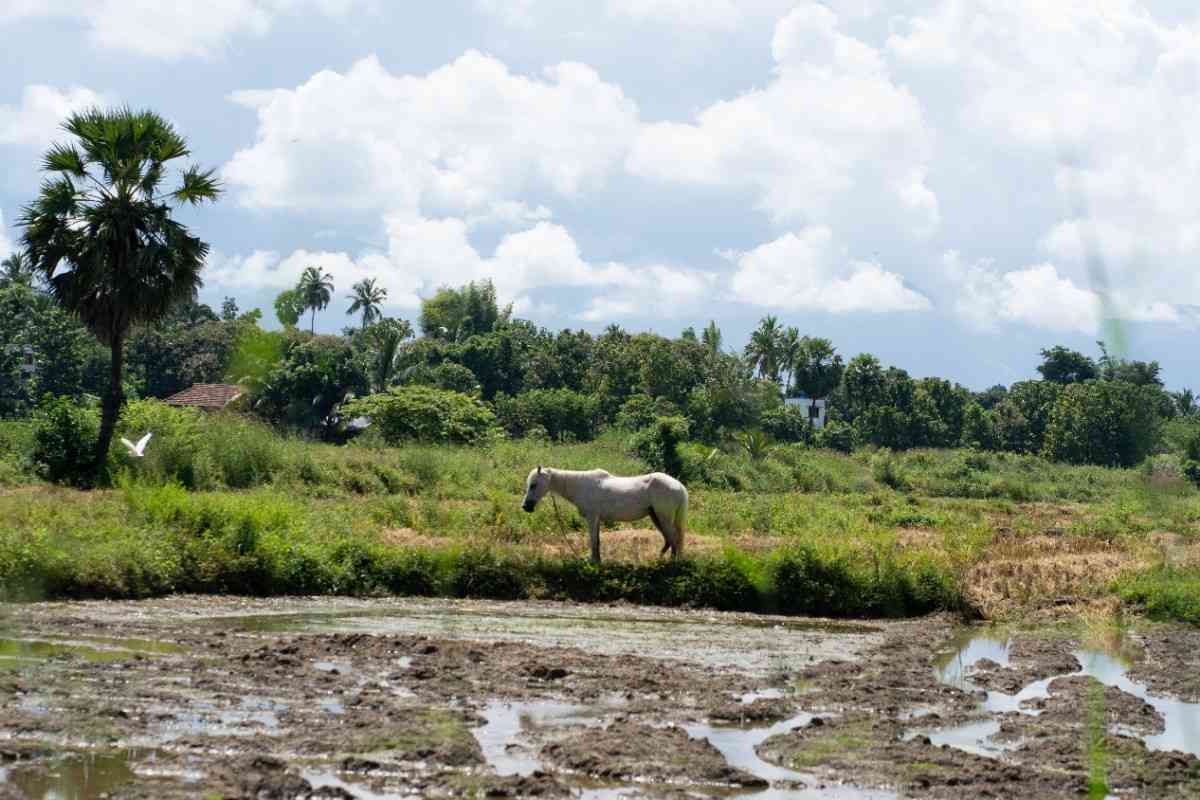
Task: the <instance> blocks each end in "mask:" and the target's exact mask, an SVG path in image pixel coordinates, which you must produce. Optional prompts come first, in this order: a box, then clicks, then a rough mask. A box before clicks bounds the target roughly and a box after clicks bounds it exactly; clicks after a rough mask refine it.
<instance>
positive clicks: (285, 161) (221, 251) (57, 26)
mask: <svg viewBox="0 0 1200 800" xmlns="http://www.w3.org/2000/svg"><path fill="white" fill-rule="evenodd" d="M1189 6H1190V7H1189ZM0 36H2V37H3V41H4V42H5V49H6V54H7V56H8V57H7V58H6V59H5V62H6V63H5V66H4V68H3V69H2V70H0V163H2V164H3V170H2V171H0V214H2V225H3V227H0V252H3V251H4V250H6V249H8V248H10V247H11V246H12V244H13V243H14V242H15V241H16V239H17V238H18V235H19V231H17V230H15V229H14V227H13V220H14V219H15V218H16V216H17V215H18V214H19V211H20V208H21V206H22V204H23V203H25V202H27V201H28V200H29V199H30V197H31V196H32V195H33V193H34V192H35V191H36V189H37V185H38V181H39V178H38V174H37V170H36V165H37V161H38V157H39V154H40V153H41V152H42V151H43V150H44V149H45V147H46V146H47V145H48V144H49V143H50V142H51V141H53V140H54V139H55V138H57V137H58V131H57V129H56V126H57V124H58V122H59V121H60V120H61V118H62V116H63V115H65V114H66V113H68V112H69V111H70V110H72V109H75V108H81V107H84V106H87V105H89V104H92V103H103V104H112V103H128V104H131V105H134V106H147V107H151V108H154V109H156V110H158V111H160V112H161V113H163V114H164V115H166V116H167V117H168V118H170V119H171V120H172V121H174V122H175V123H176V124H177V125H178V126H179V127H180V129H181V130H182V131H183V132H184V133H185V135H186V136H187V137H188V138H189V141H190V142H191V144H192V145H193V149H194V151H195V156H196V159H197V160H198V161H199V162H200V163H201V164H203V165H205V166H211V167H215V168H217V169H218V170H219V171H220V173H221V175H222V178H223V180H224V182H225V185H226V189H227V192H226V194H225V196H224V197H223V199H222V201H221V202H220V203H219V204H218V205H217V206H215V207H211V208H205V209H201V210H199V211H197V212H192V211H188V212H186V214H185V216H186V217H187V219H188V221H189V222H190V223H191V224H192V225H193V227H194V229H195V230H196V231H197V232H198V233H199V234H200V235H201V236H202V237H203V238H204V239H205V240H206V241H208V242H210V243H211V245H212V247H213V254H212V257H211V259H210V263H209V265H208V268H207V270H206V275H205V278H206V287H205V289H204V291H203V293H202V297H203V299H204V300H206V301H208V302H211V303H214V304H216V303H219V302H220V300H221V298H222V297H223V296H225V295H233V296H235V297H237V298H238V300H239V303H240V304H241V306H242V307H243V308H246V307H252V306H261V307H263V308H264V311H265V312H266V316H267V318H268V319H271V320H272V321H273V314H272V313H271V300H272V298H273V297H274V295H275V294H276V293H277V292H278V291H280V290H281V289H282V288H285V287H286V286H289V285H291V284H292V283H294V282H295V279H296V277H297V275H298V274H299V272H300V270H301V269H303V267H304V266H306V265H308V264H318V265H320V266H322V267H324V268H325V269H327V270H329V271H331V272H332V273H333V275H334V278H335V283H336V285H337V288H338V292H337V294H338V297H339V298H340V297H342V296H343V295H344V294H345V293H347V292H348V291H349V287H350V285H351V284H352V283H353V282H354V281H356V280H359V279H360V278H362V277H365V276H373V277H376V278H377V279H378V280H379V282H380V283H381V284H382V285H384V286H386V287H387V288H388V291H389V307H388V309H387V311H388V313H390V314H393V315H397V316H403V317H409V318H412V317H415V315H416V308H417V305H418V303H419V299H420V297H423V296H428V295H429V294H430V293H431V292H432V291H434V290H435V289H436V288H437V286H439V285H442V284H447V283H449V284H459V283H463V282H465V281H467V280H471V279H477V278H484V277H490V278H492V279H493V280H494V281H495V282H496V284H497V286H498V288H499V289H500V292H501V294H502V295H503V297H504V298H505V299H506V300H508V301H511V302H513V303H514V304H515V306H516V308H517V311H518V314H519V315H521V316H525V317H528V318H530V319H533V320H534V321H536V322H538V323H539V324H542V325H545V326H547V327H551V328H562V327H572V328H575V327H583V328H587V329H590V330H599V329H601V328H602V327H603V326H604V325H606V324H608V323H609V322H619V323H621V324H622V325H624V326H626V327H627V328H630V329H653V330H655V331H658V332H661V333H664V334H669V335H674V334H677V333H678V332H679V331H680V330H681V329H682V328H684V327H686V326H688V325H694V326H696V327H697V328H699V327H700V326H702V325H704V324H706V323H707V321H708V320H709V319H716V320H717V322H718V324H720V325H721V327H722V328H723V330H724V331H725V335H726V340H727V341H728V342H729V343H730V344H737V345H740V344H741V343H742V342H744V341H745V338H746V336H747V334H748V332H749V330H750V329H751V328H752V327H754V325H755V324H756V322H757V320H758V319H759V318H760V317H761V316H763V315H764V314H768V313H769V314H775V315H777V316H778V317H779V318H780V319H781V320H782V321H783V322H785V323H786V324H790V325H796V326H797V327H799V328H800V330H801V331H802V332H804V333H808V334H811V335H820V336H827V337H829V338H831V339H833V341H834V343H835V344H836V346H837V347H838V349H839V351H840V352H842V353H843V354H844V355H845V356H847V357H849V356H852V355H854V354H856V353H859V352H863V351H868V352H872V353H875V354H876V355H878V356H879V357H880V358H881V359H883V360H884V361H885V362H887V363H893V364H896V365H898V366H902V367H904V368H906V369H908V370H909V371H910V372H912V373H913V374H914V375H918V376H923V375H941V376H945V377H949V378H953V379H956V380H959V381H962V382H963V383H965V384H967V385H970V386H973V387H976V388H982V387H984V386H986V385H989V384H992V383H996V382H1001V383H1011V382H1012V381H1014V380H1019V379H1022V378H1026V377H1030V376H1032V375H1033V374H1034V372H1033V368H1034V366H1035V365H1036V363H1037V361H1038V357H1037V351H1038V350H1039V349H1040V348H1042V347H1047V346H1050V345H1053V344H1059V343H1061V344H1067V345H1070V346H1074V347H1077V348H1080V349H1083V350H1085V351H1087V352H1091V353H1095V346H1094V341H1095V340H1096V339H1097V338H1101V337H1104V336H1107V337H1108V338H1112V335H1111V333H1109V332H1107V331H1110V330H1111V327H1109V326H1110V323H1106V322H1105V318H1106V315H1107V316H1114V317H1117V318H1120V319H1121V320H1122V321H1121V322H1120V324H1119V329H1120V331H1121V333H1122V335H1123V340H1124V342H1125V343H1126V345H1127V349H1126V354H1127V355H1129V356H1130V357H1135V358H1155V359H1158V360H1159V361H1160V362H1162V364H1163V367H1164V376H1165V378H1166V380H1167V383H1168V384H1169V385H1170V386H1172V387H1175V388H1178V387H1181V386H1187V385H1190V386H1200V359H1198V358H1197V357H1196V355H1195V352H1196V348H1195V344H1196V341H1197V330H1196V329H1197V324H1198V323H1200V269H1197V256H1198V255H1200V211H1198V210H1197V209H1198V207H1197V205H1196V202H1195V198H1196V197H1197V196H1200V192H1198V191H1197V190H1198V189H1200V145H1197V144H1196V142H1197V141H1200V136H1197V134H1198V133H1200V102H1197V101H1198V100H1200V11H1198V10H1197V9H1196V8H1195V6H1194V4H1191V3H1184V2H1133V1H1132V0H1088V1H1087V2H1085V1H1084V0H1059V1H1058V2H1055V3H1046V2H1043V0H973V1H968V0H899V1H898V2H897V1H893V2H886V3H885V2H882V0H879V1H878V2H877V1H876V0H829V2H826V3H823V4H822V3H816V2H795V1H794V0H793V1H791V2H783V1H781V0H736V1H735V0H590V1H589V2H569V1H568V0H456V1H453V0H452V1H450V2H444V3H437V4H433V3H421V4H416V3H399V2H385V0H206V1H205V2H188V1H185V0H180V1H179V2H174V3H157V2H148V1H142V0H91V2H82V0H0ZM1089 264H1091V265H1093V268H1091V269H1089ZM1097 269H1099V271H1100V272H1101V273H1102V274H1103V276H1104V279H1105V282H1106V284H1107V286H1108V288H1109V290H1110V291H1109V293H1108V294H1107V295H1106V297H1107V300H1108V302H1107V304H1105V305H1103V306H1102V304H1101V303H1100V295H1099V294H1098V292H1097V289H1098V288H1099V285H1100V284H1099V283H1097V278H1096V275H1097ZM347 305H348V303H347V302H343V301H341V300H339V301H338V302H336V303H335V304H334V306H333V307H331V309H330V310H328V311H327V312H325V313H324V314H322V315H321V317H320V319H319V321H318V325H319V326H320V327H322V328H324V329H325V330H330V331H332V330H338V329H340V328H341V327H342V326H343V325H344V324H346V323H347V320H346V318H345V317H344V315H343V314H342V313H341V312H342V311H343V310H344V308H345V307H346V306H347ZM1103 308H1107V309H1109V310H1110V312H1111V313H1109V312H1104V311H1102V309H1103Z"/></svg>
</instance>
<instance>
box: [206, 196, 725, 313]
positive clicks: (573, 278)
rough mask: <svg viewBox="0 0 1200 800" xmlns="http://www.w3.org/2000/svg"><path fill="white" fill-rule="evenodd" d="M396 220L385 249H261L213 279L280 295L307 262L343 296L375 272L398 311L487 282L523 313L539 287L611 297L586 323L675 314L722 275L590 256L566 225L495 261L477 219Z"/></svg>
mask: <svg viewBox="0 0 1200 800" xmlns="http://www.w3.org/2000/svg"><path fill="white" fill-rule="evenodd" d="M387 226H388V241H389V244H388V249H387V252H386V253H368V254H364V255H360V256H358V257H354V256H351V255H349V254H347V253H342V252H311V251H306V250H297V251H296V252H294V253H292V254H290V255H288V256H286V257H281V256H280V255H279V254H278V253H272V252H256V253H253V254H251V255H249V256H245V257H237V258H233V257H228V256H224V255H221V254H214V255H213V257H212V258H210V259H209V264H208V269H207V270H206V273H205V280H206V282H207V283H208V284H210V285H213V286H216V287H220V288H223V289H241V290H270V291H281V290H283V289H286V288H290V287H292V286H294V285H295V284H296V281H297V279H298V278H299V276H300V273H301V272H302V271H303V270H304V268H305V267H306V266H309V265H315V266H320V267H321V268H322V269H324V270H326V271H327V272H329V273H330V274H331V275H332V276H333V281H334V285H335V287H336V289H337V292H338V296H339V297H341V295H343V294H345V293H346V292H348V291H349V288H350V286H351V285H352V284H353V283H355V282H357V281H359V280H362V279H363V278H367V277H371V278H375V279H376V280H377V281H378V282H379V285H380V286H382V287H384V288H386V289H387V290H388V306H390V307H393V308H397V309H414V308H416V307H417V306H418V305H419V302H420V301H419V298H420V297H421V296H427V295H428V294H430V293H432V292H433V291H434V290H435V289H436V288H437V287H439V286H443V285H450V286H458V285H461V284H464V283H466V282H468V281H474V280H482V279H490V280H491V281H492V282H493V283H495V285H496V290H497V294H498V295H499V296H500V297H501V299H502V300H503V301H505V302H507V301H513V302H514V303H515V306H516V307H517V308H523V309H543V310H544V309H545V308H546V307H547V306H546V305H545V304H544V303H536V302H535V301H533V300H532V299H531V298H530V297H529V296H528V293H529V292H530V291H531V290H536V289H542V288H554V287H575V288H584V289H588V290H589V291H590V292H593V293H602V294H598V295H595V296H594V297H593V301H592V305H591V306H590V307H589V310H587V311H584V312H582V313H581V314H580V316H581V317H582V318H584V319H592V318H593V317H592V316H589V314H591V313H594V310H595V309H597V308H613V309H617V308H626V309H627V312H625V313H633V312H634V311H636V310H641V311H643V313H648V314H653V315H663V314H666V315H671V314H672V312H673V311H679V310H680V309H682V308H684V307H686V305H687V304H688V303H691V302H694V301H696V300H698V299H700V298H701V297H702V296H703V295H704V294H705V293H706V292H707V291H708V289H709V287H711V285H712V284H713V282H714V280H715V278H714V277H713V276H712V275H711V274H708V273H697V272H692V271H688V270H683V269H678V268H674V267H668V266H663V265H650V266H646V267H634V266H630V265H627V264H622V263H617V262H607V263H592V262H588V261H585V260H584V259H583V258H582V257H581V255H580V253H579V248H578V246H577V244H576V243H575V240H574V239H573V238H572V237H571V235H570V234H569V233H568V232H567V231H566V229H564V228H563V227H561V226H559V225H555V224H553V223H549V222H539V223H538V224H536V225H534V226H533V227H532V228H528V229H526V230H523V231H519V232H516V233H510V234H508V235H506V236H504V237H503V238H502V239H501V241H500V243H499V244H498V245H497V246H496V249H495V251H494V252H493V254H492V255H491V256H489V257H485V256H483V255H481V254H480V253H479V252H478V250H476V248H475V247H474V246H473V245H472V244H471V243H470V241H469V239H468V235H467V234H468V225H467V223H466V222H465V221H464V220H461V219H456V218H444V219H428V218H423V217H408V216H403V215H396V216H393V217H391V218H389V220H388V222H387ZM337 302H340V300H339V301H337ZM334 305H336V302H335V304H334Z"/></svg>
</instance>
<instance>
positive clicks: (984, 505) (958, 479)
mask: <svg viewBox="0 0 1200 800" xmlns="http://www.w3.org/2000/svg"><path fill="white" fill-rule="evenodd" d="M197 425H199V426H200V427H199V428H196V429H194V430H193V429H192V428H188V429H187V430H184V431H182V432H179V431H177V432H175V433H174V434H173V433H172V431H171V430H169V429H168V430H164V431H162V432H161V433H159V434H156V438H155V440H154V442H153V444H152V446H151V448H149V449H148V451H151V452H150V455H149V456H148V457H147V458H146V459H144V460H142V461H140V462H137V463H134V462H132V461H129V460H126V459H124V458H123V457H115V459H114V471H115V473H116V474H117V475H118V476H119V477H118V479H117V482H116V484H117V485H116V486H115V487H114V488H112V489H109V490H102V491H93V492H80V491H76V490H72V489H67V488H61V487H55V486H50V485H47V484H44V483H41V482H39V481H37V480H36V479H34V478H33V477H32V476H31V473H30V470H29V466H28V464H25V463H23V462H21V461H20V460H18V458H17V457H16V456H10V457H8V458H4V457H0V486H4V487H6V488H0V595H2V596H3V597H4V598H6V599H29V598H50V597H144V596H151V595H158V594H164V593H170V592H180V591H194V592H232V593H242V594H301V593H304V594H309V593H317V594H321V593H351V594H370V593H378V592H390V593H407V594H422V595H451V596H477V597H496V598H517V597H548V598H561V599H574V600H581V601H588V600H628V601H633V602H645V603H654V604H667V605H701V606H709V607H715V608H725V609H743V610H769V611H782V612H788V613H807V614H821V615H830V616H903V615H911V614H919V613H924V612H927V611H932V610H938V609H950V610H961V611H964V612H968V613H979V614H982V615H984V616H987V617H990V618H1012V617H1016V616H1018V615H1021V616H1027V615H1029V614H1031V613H1033V614H1046V615H1056V614H1060V613H1063V612H1064V611H1079V610H1089V609H1091V610H1098V611H1101V612H1104V613H1114V612H1118V611H1120V610H1122V609H1143V610H1144V611H1145V612H1147V613H1148V614H1150V615H1151V616H1154V617H1158V618H1168V619H1183V620H1188V621H1191V622H1193V623H1200V492H1197V491H1196V490H1195V489H1193V488H1191V487H1190V486H1188V485H1187V484H1185V483H1183V482H1182V481H1180V480H1178V479H1177V478H1175V477H1173V476H1171V475H1170V474H1169V473H1160V472H1158V471H1155V470H1151V469H1148V468H1147V469H1139V470H1111V469H1102V468H1096V467H1067V466H1062V465H1056V464H1051V463H1048V462H1046V461H1044V460H1041V459H1038V458H1034V457H1025V456H1014V455H1006V454H984V453H977V452H972V451H912V452H908V453H902V454H891V453H886V452H860V453H856V454H854V455H842V454H837V453H832V452H828V451H820V450H813V449H806V448H803V447H800V446H786V447H776V448H774V449H773V450H772V451H771V452H770V453H769V454H768V455H767V456H766V457H765V458H762V459H760V460H757V461H751V460H750V458H749V457H748V456H747V455H745V454H739V453H736V452H720V451H718V452H711V451H709V452H707V453H701V452H699V448H696V447H695V446H689V447H691V448H693V449H694V450H696V451H697V452H694V453H691V454H690V456H689V457H690V458H693V459H699V458H702V466H703V476H702V477H701V478H699V479H697V480H693V481H691V482H690V484H691V485H690V487H689V489H690V494H691V505H690V511H689V521H688V529H689V537H688V543H687V557H686V558H685V559H684V560H683V561H682V562H681V563H678V564H672V563H670V562H668V561H664V560H660V559H659V557H658V551H659V548H660V546H661V537H660V536H659V534H658V533H657V532H655V531H653V530H648V528H649V524H648V522H643V523H637V524H635V525H634V526H621V527H617V528H606V529H605V531H604V532H603V533H602V535H601V541H602V547H603V551H604V556H605V562H604V564H603V565H602V566H601V567H599V568H597V567H594V566H592V565H591V564H589V563H588V562H587V561H586V533H585V532H584V526H583V523H582V520H580V519H579V518H578V516H577V515H576V513H575V511H574V509H573V508H572V507H571V506H570V505H569V504H567V503H564V502H562V501H559V502H558V504H557V509H558V513H557V514H556V510H555V505H554V504H553V503H550V502H545V503H543V504H542V505H541V506H539V508H538V510H537V511H536V512H535V513H533V514H525V513H523V512H522V511H521V510H520V500H521V494H522V492H523V488H524V479H525V475H526V474H527V472H528V470H529V469H530V468H532V467H533V466H536V465H537V464H544V465H551V466H557V467H562V468H568V469H579V468H591V467H597V466H599V467H604V468H605V469H608V470H609V471H611V472H614V473H636V472H642V471H645V470H646V466H645V465H644V464H643V463H641V462H639V461H638V460H637V459H635V458H633V457H631V456H630V455H629V454H628V450H627V449H626V447H625V443H626V439H627V437H626V436H624V435H621V434H618V433H610V434H607V435H605V436H604V437H602V438H601V439H599V440H597V441H595V442H591V443H587V444H548V443H542V442H536V441H501V442H497V443H495V444H493V445H490V446H487V447H476V448H454V447H428V446H410V447H403V448H382V447H372V446H369V445H366V444H355V445H350V446H345V447H335V446H331V445H321V444H313V443H307V442H301V441H295V440H285V439H281V438H278V437H276V436H275V435H274V434H273V433H271V432H270V431H268V430H266V429H263V428H260V427H259V426H257V425H254V424H252V423H248V422H244V421H239V420H236V419H214V420H211V421H210V420H202V421H200V422H199V423H197ZM24 435H25V434H24V433H23V432H22V431H21V430H19V429H18V426H17V425H16V424H10V425H8V426H7V427H6V428H0V440H3V441H4V442H5V443H6V444H7V445H10V447H6V448H5V449H6V450H7V451H8V452H9V453H10V454H15V453H20V452H26V451H24V450H21V449H20V448H21V447H23V446H24V443H23V442H22V441H21V439H22V437H23V436H24Z"/></svg>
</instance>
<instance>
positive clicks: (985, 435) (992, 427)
mask: <svg viewBox="0 0 1200 800" xmlns="http://www.w3.org/2000/svg"><path fill="white" fill-rule="evenodd" d="M999 442H1000V435H999V432H998V431H997V430H996V420H995V417H994V416H993V415H992V413H991V412H990V411H988V410H986V409H985V408H984V407H983V406H981V405H980V404H979V403H977V402H975V401H974V400H972V401H971V402H970V403H968V404H967V406H966V408H964V409H963V423H962V440H961V444H962V446H963V447H971V448H974V449H976V450H995V449H996V448H997V446H998V445H999Z"/></svg>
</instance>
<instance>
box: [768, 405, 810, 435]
mask: <svg viewBox="0 0 1200 800" xmlns="http://www.w3.org/2000/svg"><path fill="white" fill-rule="evenodd" d="M762 429H763V432H764V433H766V434H767V435H768V436H770V437H771V438H772V439H774V440H775V441H777V442H792V443H794V442H804V443H807V444H811V443H812V442H813V439H814V438H815V434H816V432H815V431H814V430H813V426H812V423H811V422H809V419H808V413H807V412H805V411H802V410H800V408H799V407H798V406H794V405H781V406H777V407H775V408H769V409H767V410H766V411H764V412H763V414H762Z"/></svg>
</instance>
